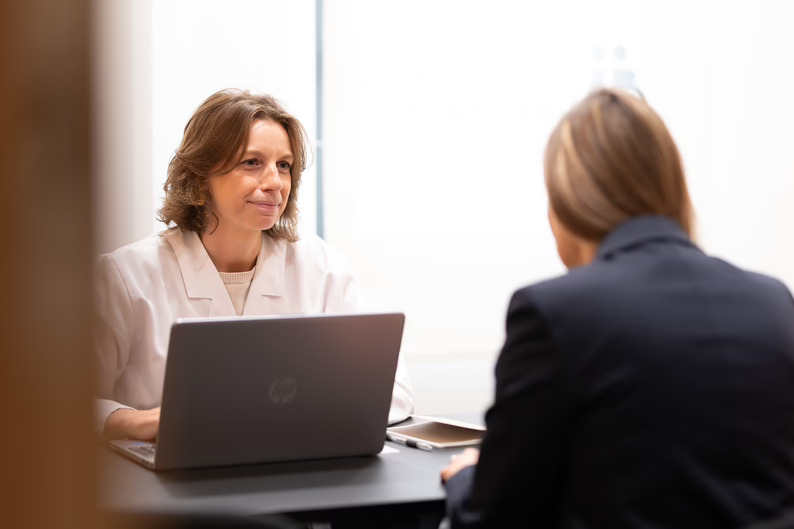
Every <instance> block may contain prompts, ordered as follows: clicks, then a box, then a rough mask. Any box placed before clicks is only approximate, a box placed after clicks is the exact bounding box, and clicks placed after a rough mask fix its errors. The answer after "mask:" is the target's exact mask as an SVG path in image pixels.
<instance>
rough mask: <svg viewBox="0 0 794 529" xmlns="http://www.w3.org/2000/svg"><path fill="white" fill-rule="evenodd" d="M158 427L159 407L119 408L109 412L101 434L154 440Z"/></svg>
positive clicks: (108, 436) (109, 437)
mask: <svg viewBox="0 0 794 529" xmlns="http://www.w3.org/2000/svg"><path fill="white" fill-rule="evenodd" d="M159 427H160V408H159V407H158V408H153V409H151V410H131V409H128V408H121V409H118V410H116V411H114V412H113V413H111V414H110V417H108V420H107V421H105V428H104V430H103V432H102V434H103V435H104V436H105V439H136V440H138V441H154V440H155V439H156V438H157V429H158V428H159Z"/></svg>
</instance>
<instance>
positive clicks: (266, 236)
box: [97, 90, 413, 440]
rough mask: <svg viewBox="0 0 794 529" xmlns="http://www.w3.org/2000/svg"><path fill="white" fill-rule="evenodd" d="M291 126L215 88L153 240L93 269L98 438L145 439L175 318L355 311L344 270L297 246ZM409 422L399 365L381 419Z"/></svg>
mask: <svg viewBox="0 0 794 529" xmlns="http://www.w3.org/2000/svg"><path fill="white" fill-rule="evenodd" d="M305 162H306V136H305V132H304V129H303V127H302V125H301V124H300V122H299V121H298V120H297V119H296V118H295V117H294V116H292V115H290V114H289V113H288V112H286V111H285V110H284V109H283V108H282V107H281V105H280V104H279V103H278V102H277V101H276V100H275V99H273V98H272V97H269V96H264V95H256V94H251V93H249V92H247V91H242V90H222V91H220V92H217V93H215V94H213V95H212V96H210V97H209V98H208V99H207V100H206V101H204V102H203V103H202V104H201V106H199V107H198V109H196V111H195V112H194V114H193V116H192V117H191V118H190V120H189V121H188V123H187V126H186V127H185V132H184V136H183V139H182V144H181V146H180V147H179V149H178V150H177V151H176V154H175V155H174V157H173V158H172V160H171V163H170V165H169V167H168V178H167V181H166V184H165V201H164V204H163V208H162V209H161V210H160V220H162V221H163V222H164V223H165V224H166V226H168V228H167V229H166V231H164V232H163V233H161V234H157V235H152V236H150V237H148V238H146V239H143V240H141V241H138V242H135V243H133V244H130V245H127V246H124V247H122V248H119V249H118V250H116V251H114V252H112V253H110V254H106V255H103V256H101V257H100V259H99V263H98V280H97V291H98V308H99V311H98V312H99V325H98V333H97V353H98V366H99V384H100V395H99V397H100V398H99V399H98V401H97V408H98V409H97V421H98V428H99V430H100V431H102V432H103V433H104V435H105V437H107V438H111V439H118V438H132V439H141V440H150V439H154V438H155V436H156V435H157V428H158V424H159V416H160V408H159V404H160V397H161V394H162V386H163V377H164V370H165V356H166V352H167V349H168V338H169V331H170V327H171V324H172V323H173V322H174V321H175V320H176V319H177V318H183V317H204V316H234V315H262V314H306V313H321V312H337V313H341V312H357V311H360V310H361V306H360V303H359V299H358V295H357V292H356V284H355V281H354V279H353V276H352V275H351V273H350V270H349V269H348V267H347V265H346V263H345V262H344V260H343V259H342V258H341V256H340V255H338V254H337V253H336V252H334V251H333V249H332V248H331V247H329V246H328V245H327V244H325V243H324V242H323V241H322V240H321V239H320V238H319V237H316V236H312V237H304V238H302V239H301V238H299V237H298V231H297V223H298V207H297V197H298V187H299V185H300V181H301V174H302V172H303V169H304V167H305ZM412 412H413V394H412V390H411V386H410V383H409V381H408V377H407V372H406V371H405V368H404V367H403V366H402V362H400V365H398V369H397V377H396V380H395V385H394V392H393V397H392V408H391V412H390V414H389V421H390V422H396V421H399V420H402V419H404V418H406V417H407V416H408V415H410V414H411V413H412Z"/></svg>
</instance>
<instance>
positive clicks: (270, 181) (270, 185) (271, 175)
mask: <svg viewBox="0 0 794 529" xmlns="http://www.w3.org/2000/svg"><path fill="white" fill-rule="evenodd" d="M260 186H261V187H262V189H275V190H277V191H278V190H280V189H281V188H282V186H283V183H282V182H281V176H280V175H279V172H278V167H276V164H275V163H271V164H267V165H266V166H265V167H264V169H263V170H262V178H261V181H260Z"/></svg>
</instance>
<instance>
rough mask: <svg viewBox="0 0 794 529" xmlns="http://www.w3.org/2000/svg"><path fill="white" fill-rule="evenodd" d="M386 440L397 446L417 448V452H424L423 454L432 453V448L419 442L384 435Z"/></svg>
mask: <svg viewBox="0 0 794 529" xmlns="http://www.w3.org/2000/svg"><path fill="white" fill-rule="evenodd" d="M386 439H388V440H389V441H392V442H395V443H397V444H401V445H403V446H408V447H410V448H418V449H419V450H424V451H425V452H432V451H433V447H432V446H430V445H429V444H427V443H423V442H421V441H413V440H411V439H402V438H400V437H395V436H393V435H391V434H386Z"/></svg>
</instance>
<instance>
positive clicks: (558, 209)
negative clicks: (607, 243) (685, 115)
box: [544, 89, 693, 241]
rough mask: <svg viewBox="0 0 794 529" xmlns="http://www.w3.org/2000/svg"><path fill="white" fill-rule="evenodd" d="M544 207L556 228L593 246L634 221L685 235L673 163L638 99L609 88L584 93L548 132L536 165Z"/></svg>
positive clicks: (664, 135)
mask: <svg viewBox="0 0 794 529" xmlns="http://www.w3.org/2000/svg"><path fill="white" fill-rule="evenodd" d="M544 170H545V177H546V189H547V191H548V195H549V205H550V207H551V208H552V210H553V211H554V213H555V215H556V216H557V218H558V219H559V220H560V222H561V223H562V224H563V225H564V226H565V227H566V228H568V230H570V231H571V232H572V233H574V234H575V235H578V236H579V237H582V238H584V239H587V240H591V241H601V240H602V239H603V238H604V237H606V235H607V234H608V233H609V232H611V231H612V230H613V229H614V228H615V227H617V226H618V225H619V224H621V223H622V222H624V221H625V220H628V219H629V218H632V217H636V216H640V215H664V216H667V217H670V218H671V219H673V220H675V221H676V222H678V224H680V225H681V227H682V228H683V229H684V231H686V232H687V234H689V235H690V236H692V235H693V233H692V232H693V226H692V224H693V211H692V204H691V201H690V198H689V192H688V191H687V185H686V179H685V177H684V169H683V166H682V164H681V157H680V156H679V153H678V149H677V148H676V145H675V142H674V141H673V138H672V136H671V135H670V132H669V131H668V130H667V127H666V126H665V124H664V122H663V121H662V119H661V118H660V117H659V115H658V114H656V112H654V110H653V109H652V108H651V107H650V106H649V105H648V104H647V103H646V102H645V101H643V100H641V99H639V98H638V97H636V96H633V95H630V94H628V93H624V92H621V91H618V90H613V89H601V90H597V91H595V92H593V93H591V94H590V95H588V96H587V97H586V98H585V99H584V100H582V101H581V102H580V103H579V104H577V105H576V106H574V107H573V108H572V109H571V110H570V111H569V112H568V113H567V114H566V115H565V116H563V118H562V119H561V120H560V122H559V124H558V125H557V127H556V128H555V129H554V131H553V132H552V133H551V136H550V137H549V142H548V145H547V147H546V155H545V160H544Z"/></svg>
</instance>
